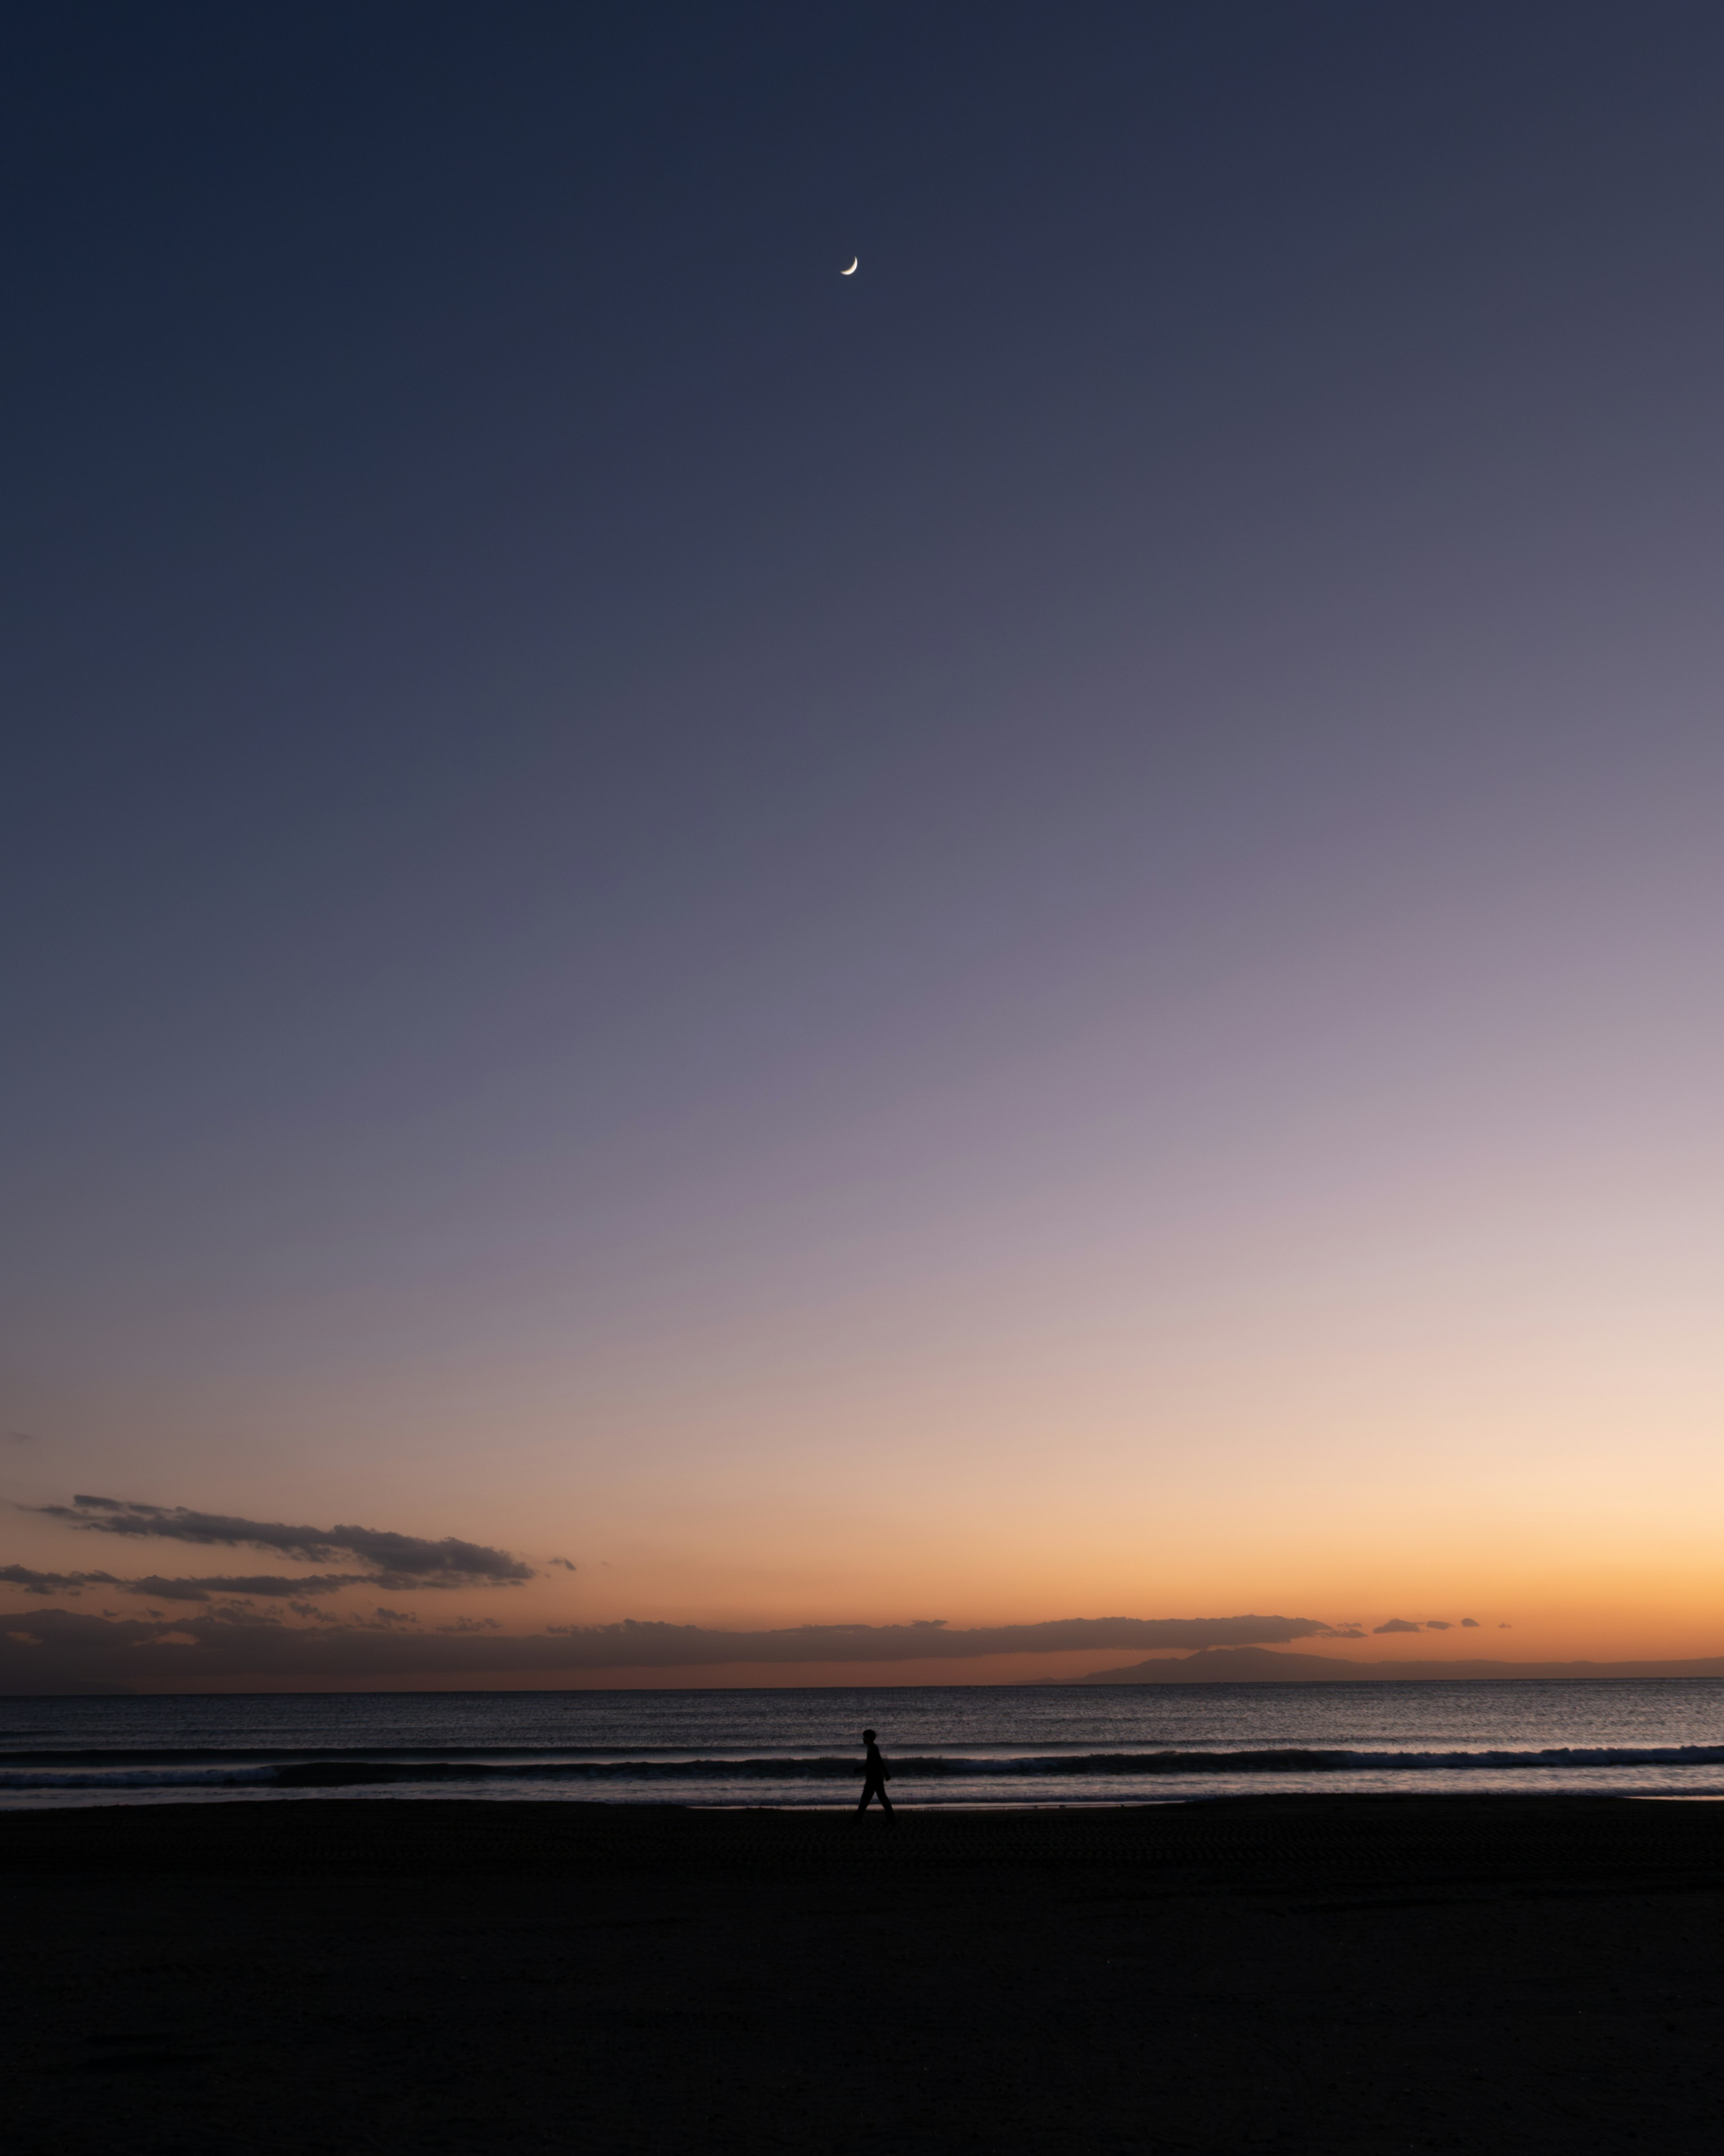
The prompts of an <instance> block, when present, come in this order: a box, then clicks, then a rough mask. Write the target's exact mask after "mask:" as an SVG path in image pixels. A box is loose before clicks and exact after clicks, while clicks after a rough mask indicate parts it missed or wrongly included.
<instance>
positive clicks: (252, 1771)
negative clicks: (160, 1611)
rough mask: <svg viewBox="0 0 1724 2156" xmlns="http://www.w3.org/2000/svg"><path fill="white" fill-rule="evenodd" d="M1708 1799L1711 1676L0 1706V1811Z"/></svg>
mask: <svg viewBox="0 0 1724 2156" xmlns="http://www.w3.org/2000/svg"><path fill="white" fill-rule="evenodd" d="M864 1727H870V1728H873V1729H876V1730H878V1731H879V1732H880V1744H881V1748H882V1749H883V1750H884V1752H885V1754H886V1758H887V1759H888V1761H889V1763H890V1766H891V1768H892V1770H893V1778H894V1779H893V1783H892V1789H891V1794H892V1798H893V1800H894V1802H895V1803H897V1804H909V1805H926V1804H967V1805H978V1804H1031V1805H1060V1804H1066V1805H1070V1804H1151V1803H1179V1802H1198V1801H1201V1800H1202V1799H1205V1798H1213V1797H1219V1796H1234V1795H1239V1794H1246V1793H1251V1792H1255V1793H1258V1794H1263V1793H1266V1792H1269V1791H1271V1790H1274V1791H1287V1790H1306V1791H1317V1790H1323V1791H1329V1792H1333V1793H1341V1792H1345V1791H1350V1790H1351V1791H1361V1790H1370V1791H1382V1790H1391V1789H1398V1790H1408V1791H1413V1790H1421V1791H1439V1790H1440V1791H1453V1790H1460V1789H1472V1790H1486V1789H1489V1790H1537V1791H1555V1790H1575V1791H1581V1790H1584V1791H1588V1792H1592V1793H1593V1794H1614V1795H1619V1796H1640V1797H1676V1796H1681V1797H1718V1796H1724V1679H1719V1678H1706V1677H1701V1678H1677V1679H1665V1680H1629V1679H1611V1678H1597V1679H1582V1680H1572V1681H1543V1680H1529V1681H1516V1680H1513V1679H1501V1680H1494V1681H1475V1682H1455V1683H1448V1682H1442V1681H1428V1682H1419V1683H1408V1684H1389V1683H1372V1684H1345V1683H1342V1684H1321V1683H1317V1684H1263V1685H1253V1684H1217V1685H1188V1684H1182V1685H1143V1686H1078V1685H1024V1686H905V1687H901V1688H900V1687H878V1688H876V1687H870V1688H858V1689H854V1690H845V1689H830V1690H827V1689H823V1690H818V1691H814V1690H810V1691H788V1690H787V1691H760V1690H751V1691H541V1692H377V1693H325V1694H305V1693H291V1694H279V1693H278V1694H271V1695H247V1696H234V1695H231V1694H226V1695H220V1696H208V1695H205V1696H200V1697H153V1698H76V1699H0V1809H23V1808H28V1809H38V1808H42V1807H44V1806H55V1807H58V1806H62V1805H74V1804H152V1803H156V1804H159V1803H176V1804H179V1803H184V1802H186V1801H187V1800H198V1801H221V1802H233V1801H235V1800H239V1801H244V1802H270V1803H279V1802H282V1801H284V1800H300V1801H304V1800H307V1799H316V1798H319V1797H322V1796H343V1797H377V1798H413V1797H433V1796H437V1797H485V1798H495V1799H510V1798H534V1799H545V1798H560V1799H579V1800H582V1801H583V1802H587V1803H595V1802H597V1803H603V1804H703V1805H773V1806H782V1805H798V1806H811V1805H842V1804H854V1802H855V1801H856V1799H857V1797H858V1795H859V1789H860V1779H861V1747H860V1742H859V1732H860V1731H861V1730H862V1729H863V1728H864Z"/></svg>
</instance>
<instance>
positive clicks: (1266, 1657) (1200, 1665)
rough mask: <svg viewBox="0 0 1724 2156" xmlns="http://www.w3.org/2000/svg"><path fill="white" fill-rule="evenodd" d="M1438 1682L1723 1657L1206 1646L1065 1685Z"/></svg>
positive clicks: (1577, 1673)
mask: <svg viewBox="0 0 1724 2156" xmlns="http://www.w3.org/2000/svg"><path fill="white" fill-rule="evenodd" d="M1418 1677H1426V1678H1438V1677H1449V1678H1454V1677H1724V1655H1705V1656H1702V1657H1701V1659H1700V1660H1698V1661H1688V1662H1493V1661H1485V1660H1484V1658H1483V1657H1482V1656H1480V1657H1479V1658H1478V1659H1476V1660H1473V1659H1469V1660H1467V1661H1454V1662H1424V1661H1419V1662H1414V1661H1368V1662H1364V1661H1358V1662H1355V1661H1347V1659H1346V1658H1345V1657H1344V1656H1342V1655H1289V1654H1284V1653H1283V1652H1281V1651H1280V1650H1279V1649H1278V1648H1275V1647H1206V1648H1204V1649H1203V1650H1202V1651H1201V1652H1199V1653H1198V1654H1195V1655H1157V1656H1156V1657H1155V1658H1154V1659H1153V1660H1152V1661H1147V1662H1133V1663H1131V1665H1130V1666H1129V1667H1127V1668H1126V1669H1123V1670H1096V1671H1093V1672H1092V1673H1091V1674H1090V1676H1086V1677H1068V1678H1066V1679H1065V1682H1066V1683H1068V1684H1085V1685H1098V1684H1301V1683H1302V1684H1314V1683H1322V1682H1329V1683H1335V1682H1337V1681H1338V1682H1340V1683H1343V1684H1361V1683H1369V1682H1370V1681H1372V1680H1373V1678H1375V1679H1376V1680H1377V1681H1378V1682H1379V1683H1381V1682H1391V1683H1393V1682H1400V1683H1404V1682H1406V1681H1408V1679H1409V1678H1418Z"/></svg>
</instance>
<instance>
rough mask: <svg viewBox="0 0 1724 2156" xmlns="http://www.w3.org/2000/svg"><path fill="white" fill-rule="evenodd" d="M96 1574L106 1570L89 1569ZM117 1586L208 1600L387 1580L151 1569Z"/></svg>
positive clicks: (364, 1575)
mask: <svg viewBox="0 0 1724 2156" xmlns="http://www.w3.org/2000/svg"><path fill="white" fill-rule="evenodd" d="M86 1577H88V1578H103V1577H105V1574H99V1573H90V1574H87V1575H86ZM110 1584H112V1585H114V1586H116V1587H118V1586H123V1587H124V1588H125V1589H126V1592H127V1593H128V1594H143V1595H147V1596H149V1597H150V1598H151V1599H152V1600H154V1601H157V1602H208V1600H209V1599H211V1597H212V1596H213V1595H217V1594H262V1595H280V1596H284V1597H285V1596H288V1595H294V1594H339V1593H340V1591H341V1589H342V1588H344V1587H380V1586H383V1585H385V1584H387V1583H386V1582H384V1581H383V1580H382V1579H380V1578H378V1577H377V1574H376V1573H369V1572H310V1573H297V1574H295V1573H286V1572H253V1573H217V1574H216V1575H215V1576H214V1577H213V1578H208V1579H162V1578H159V1577H158V1576H157V1575H156V1573H147V1574H146V1576H145V1577H144V1578H141V1579H127V1580H115V1581H113V1582H111V1583H110Z"/></svg>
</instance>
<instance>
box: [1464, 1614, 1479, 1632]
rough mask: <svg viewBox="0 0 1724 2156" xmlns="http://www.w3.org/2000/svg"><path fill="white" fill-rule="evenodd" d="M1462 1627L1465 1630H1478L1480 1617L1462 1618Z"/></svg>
mask: <svg viewBox="0 0 1724 2156" xmlns="http://www.w3.org/2000/svg"><path fill="white" fill-rule="evenodd" d="M1460 1629H1461V1630H1462V1631H1463V1632H1476V1631H1477V1630H1478V1629H1479V1620H1478V1619H1477V1618H1476V1617H1463V1618H1462V1619H1461V1620H1460Z"/></svg>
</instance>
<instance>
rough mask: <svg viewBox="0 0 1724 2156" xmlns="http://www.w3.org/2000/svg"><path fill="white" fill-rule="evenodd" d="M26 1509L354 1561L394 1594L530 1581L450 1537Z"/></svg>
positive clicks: (167, 1536)
mask: <svg viewBox="0 0 1724 2156" xmlns="http://www.w3.org/2000/svg"><path fill="white" fill-rule="evenodd" d="M30 1509H32V1510H33V1511H35V1512H40V1513H41V1514H43V1515H44V1517H47V1518H49V1519H51V1520H59V1521H62V1522H66V1523H68V1524H69V1525H71V1526H73V1527H76V1528H78V1529H79V1530H80V1532H84V1533H86V1534H102V1535H122V1536H128V1537H140V1538H154V1539H158V1540H161V1541H165V1542H179V1543H201V1544H203V1545H204V1546H206V1547H208V1546H212V1545H213V1546H216V1547H218V1548H228V1549H260V1550H271V1551H274V1552H275V1553H276V1554H278V1555H279V1556H281V1557H289V1558H299V1559H300V1560H301V1561H302V1562H303V1563H306V1564H326V1563H329V1562H330V1561H331V1559H340V1558H344V1557H346V1558H358V1559H359V1561H360V1562H361V1563H362V1564H365V1565H367V1566H369V1567H371V1568H372V1570H371V1571H370V1572H368V1573H367V1574H366V1579H367V1584H370V1585H372V1586H375V1587H387V1588H389V1589H393V1590H394V1591H395V1592H397V1593H399V1592H402V1591H403V1590H405V1589H409V1588H426V1587H515V1586H518V1585H519V1584H521V1582H522V1581H523V1580H527V1579H531V1578H534V1577H535V1574H534V1572H533V1568H532V1567H531V1565H530V1564H526V1563H523V1562H522V1561H521V1558H516V1557H511V1555H510V1554H509V1553H508V1552H507V1551H506V1550H499V1549H490V1548H487V1547H486V1545H485V1544H484V1543H469V1542H463V1541H461V1540H460V1539H459V1537H457V1536H454V1535H447V1536H445V1537H444V1539H443V1540H442V1541H441V1542H430V1541H428V1540H427V1539H425V1538H424V1537H422V1536H419V1535H400V1534H393V1533H392V1532H389V1531H388V1530H387V1529H386V1528H382V1527H342V1526H336V1527H290V1526H288V1525H287V1524H285V1522H281V1521H271V1520H244V1519H239V1518H236V1517H231V1516H229V1515H228V1514H226V1513H222V1512H193V1511H192V1510H191V1508H190V1507H187V1506H184V1505H146V1504H141V1503H138V1502H136V1501H133V1500H131V1499H129V1498H123V1497H96V1496H88V1495H80V1496H74V1498H73V1500H72V1501H71V1503H70V1504H69V1505H39V1506H35V1507H31V1508H30ZM255 1591H256V1592H259V1593H264V1592H267V1591H268V1590H266V1589H257V1590H255ZM312 1591H314V1592H315V1591H316V1590H312Z"/></svg>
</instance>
